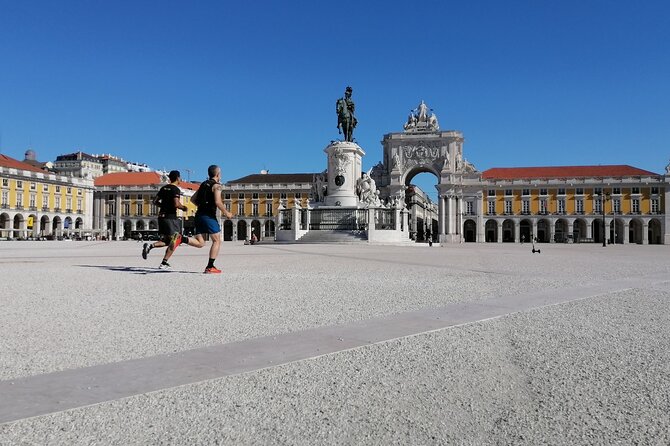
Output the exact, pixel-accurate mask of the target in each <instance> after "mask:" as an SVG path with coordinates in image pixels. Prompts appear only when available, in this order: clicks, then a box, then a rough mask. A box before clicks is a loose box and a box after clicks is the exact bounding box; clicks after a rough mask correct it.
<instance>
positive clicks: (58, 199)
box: [55, 197, 60, 209]
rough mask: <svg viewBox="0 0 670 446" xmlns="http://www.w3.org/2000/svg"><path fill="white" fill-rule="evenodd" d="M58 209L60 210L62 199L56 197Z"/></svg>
mask: <svg viewBox="0 0 670 446" xmlns="http://www.w3.org/2000/svg"><path fill="white" fill-rule="evenodd" d="M55 204H56V209H60V197H56V203H55Z"/></svg>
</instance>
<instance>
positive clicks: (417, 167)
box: [371, 101, 483, 243]
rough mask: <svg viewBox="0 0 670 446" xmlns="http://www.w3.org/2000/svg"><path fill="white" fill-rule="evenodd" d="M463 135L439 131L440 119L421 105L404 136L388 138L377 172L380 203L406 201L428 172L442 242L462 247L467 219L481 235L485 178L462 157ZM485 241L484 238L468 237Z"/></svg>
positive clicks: (376, 167) (412, 114)
mask: <svg viewBox="0 0 670 446" xmlns="http://www.w3.org/2000/svg"><path fill="white" fill-rule="evenodd" d="M463 142H464V138H463V133H462V132H460V131H457V130H446V131H445V130H440V126H439V123H438V119H437V116H436V115H435V114H434V113H433V112H432V110H431V109H429V108H428V106H427V105H426V104H425V103H424V102H423V101H421V103H420V104H419V105H418V106H417V107H416V108H415V109H414V110H412V111H411V112H410V114H409V117H408V118H407V122H405V124H404V126H403V131H402V132H397V133H388V134H386V135H384V139H383V140H382V145H383V152H384V153H383V161H382V162H380V163H379V164H377V165H376V166H375V167H374V168H373V169H372V173H371V176H372V177H373V178H374V180H375V182H376V184H377V187H378V189H379V190H380V192H381V195H382V197H385V198H386V197H387V198H389V199H390V200H405V193H406V190H407V188H408V186H409V185H410V183H411V181H412V179H413V178H414V177H415V176H416V175H417V174H419V173H423V172H428V173H431V174H433V175H434V176H435V177H436V179H437V185H436V188H437V191H438V203H437V204H438V214H439V225H438V226H439V241H440V242H441V243H459V242H462V241H465V240H464V238H465V237H466V235H465V234H462V229H461V228H463V219H464V218H466V217H467V218H468V219H470V220H472V219H476V220H477V224H476V226H475V228H477V229H476V231H477V232H481V231H482V229H481V228H483V224H482V223H483V222H482V215H481V209H482V199H483V197H482V187H481V173H480V172H478V171H477V169H476V168H475V166H474V165H472V164H471V163H469V162H468V161H467V160H466V159H465V157H464V156H463ZM475 236H476V239H477V240H482V239H483V238H482V237H483V232H482V234H469V235H468V237H473V238H474V237H475Z"/></svg>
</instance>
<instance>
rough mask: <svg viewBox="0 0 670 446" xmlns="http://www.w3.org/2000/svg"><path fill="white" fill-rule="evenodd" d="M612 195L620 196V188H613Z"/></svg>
mask: <svg viewBox="0 0 670 446" xmlns="http://www.w3.org/2000/svg"><path fill="white" fill-rule="evenodd" d="M612 195H621V188H620V187H613V188H612Z"/></svg>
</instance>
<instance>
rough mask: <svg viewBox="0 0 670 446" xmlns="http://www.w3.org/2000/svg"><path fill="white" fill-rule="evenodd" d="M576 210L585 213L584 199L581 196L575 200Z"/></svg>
mask: <svg viewBox="0 0 670 446" xmlns="http://www.w3.org/2000/svg"><path fill="white" fill-rule="evenodd" d="M575 212H576V213H577V214H583V213H584V200H582V199H581V198H578V199H577V200H575Z"/></svg>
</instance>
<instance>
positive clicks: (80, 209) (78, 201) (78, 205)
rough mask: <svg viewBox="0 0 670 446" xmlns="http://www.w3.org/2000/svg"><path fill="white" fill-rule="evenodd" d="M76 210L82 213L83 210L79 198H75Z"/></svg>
mask: <svg viewBox="0 0 670 446" xmlns="http://www.w3.org/2000/svg"><path fill="white" fill-rule="evenodd" d="M77 210H78V211H83V209H82V207H81V198H77Z"/></svg>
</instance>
